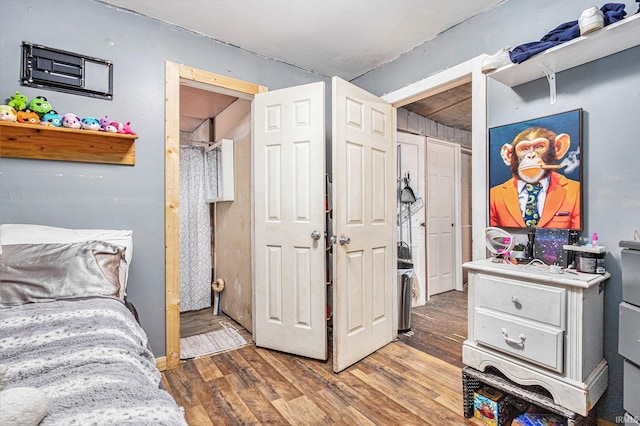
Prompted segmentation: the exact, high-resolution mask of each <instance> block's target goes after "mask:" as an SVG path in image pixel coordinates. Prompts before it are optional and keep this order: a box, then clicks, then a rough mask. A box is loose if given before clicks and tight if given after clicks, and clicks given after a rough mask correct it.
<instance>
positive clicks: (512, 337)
mask: <svg viewBox="0 0 640 426" xmlns="http://www.w3.org/2000/svg"><path fill="white" fill-rule="evenodd" d="M464 267H465V268H466V269H467V270H468V272H469V304H468V306H469V314H468V322H469V331H468V337H467V340H466V341H465V342H464V344H463V346H462V362H463V363H464V364H466V365H468V366H470V367H472V368H475V369H476V370H479V371H484V370H485V369H486V368H487V367H488V366H492V367H495V368H497V369H498V370H499V371H500V372H501V373H502V374H504V375H505V376H506V377H508V378H509V379H510V380H512V381H513V382H515V383H518V384H520V385H538V386H542V387H544V388H545V389H547V390H548V391H549V392H550V393H551V396H552V397H553V400H554V402H555V403H556V404H558V405H560V406H562V407H565V408H567V409H569V410H571V411H573V412H575V413H577V414H580V415H582V416H587V414H588V412H589V410H591V408H592V407H593V406H594V405H595V403H596V402H597V401H598V399H599V398H600V396H602V394H603V393H604V391H605V390H606V388H607V379H608V374H607V373H608V367H607V362H606V360H605V359H604V358H603V357H602V354H603V349H602V346H603V342H602V318H603V301H604V283H605V282H606V280H607V279H608V278H609V276H610V275H609V273H605V274H603V275H596V274H583V273H580V274H571V273H566V272H565V273H562V274H552V273H551V272H549V271H548V269H546V270H544V269H541V268H539V267H535V266H526V265H513V264H510V263H509V264H507V263H495V262H492V261H491V260H490V259H486V260H479V261H474V262H468V263H465V264H464Z"/></svg>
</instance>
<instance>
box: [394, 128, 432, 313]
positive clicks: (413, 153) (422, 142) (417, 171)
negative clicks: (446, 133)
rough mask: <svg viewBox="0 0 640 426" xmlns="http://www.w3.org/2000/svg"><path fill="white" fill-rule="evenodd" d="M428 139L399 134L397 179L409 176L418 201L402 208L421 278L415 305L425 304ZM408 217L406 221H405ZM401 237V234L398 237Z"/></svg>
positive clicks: (406, 238)
mask: <svg viewBox="0 0 640 426" xmlns="http://www.w3.org/2000/svg"><path fill="white" fill-rule="evenodd" d="M426 139H427V138H425V137H424V136H419V135H412V134H410V133H404V132H397V144H398V154H397V155H398V158H399V159H400V161H399V162H400V170H399V171H398V177H399V178H401V179H402V178H404V177H405V176H406V175H407V173H408V174H409V177H410V178H411V180H410V185H411V189H413V192H414V194H415V196H416V197H417V199H418V200H417V201H416V203H414V204H404V205H401V212H402V215H401V221H402V224H401V226H402V228H401V229H400V231H401V233H400V234H401V235H402V239H403V241H405V242H408V241H409V235H411V240H412V242H411V246H412V247H411V255H412V258H413V259H412V260H413V268H414V273H415V274H416V277H417V278H418V289H419V292H418V295H417V297H414V298H413V299H412V306H422V305H424V304H425V303H426V284H427V281H426V269H425V268H426V262H427V259H426V250H425V241H426V236H425V228H426V218H425V210H426V209H425V208H424V198H425V197H426V191H425V189H426V183H427V181H426V171H425V149H426V144H427V140H426ZM402 188H404V181H403V180H401V181H400V189H402ZM409 208H411V234H409V216H408V214H407V213H408V210H409ZM405 217H407V220H406V222H405V221H404V218H405ZM398 237H400V235H398Z"/></svg>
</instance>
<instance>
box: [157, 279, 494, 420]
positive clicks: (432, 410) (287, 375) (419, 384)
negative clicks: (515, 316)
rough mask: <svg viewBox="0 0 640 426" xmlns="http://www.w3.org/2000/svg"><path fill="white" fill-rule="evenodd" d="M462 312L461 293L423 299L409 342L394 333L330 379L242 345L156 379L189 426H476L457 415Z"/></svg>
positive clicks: (317, 369)
mask: <svg viewBox="0 0 640 426" xmlns="http://www.w3.org/2000/svg"><path fill="white" fill-rule="evenodd" d="M447 306H448V307H447ZM465 307H466V293H460V292H454V293H452V294H448V293H445V294H443V295H439V296H436V297H433V298H432V299H431V301H430V302H428V304H427V306H425V307H420V308H415V309H414V311H413V316H412V320H411V321H412V324H411V331H412V332H413V336H409V335H400V336H399V339H398V341H395V342H393V343H390V344H388V345H387V346H385V347H384V348H382V349H380V350H378V351H377V352H375V353H374V354H372V355H370V356H368V357H367V358H365V359H364V360H362V361H360V362H358V363H356V364H355V365H353V366H351V367H349V368H348V369H346V370H345V371H342V372H341V373H338V374H336V373H333V371H332V365H331V361H328V362H321V361H315V360H310V359H307V358H302V357H297V356H292V355H288V354H284V353H281V352H276V351H270V350H265V349H261V348H257V347H256V346H255V345H250V346H244V347H242V348H240V349H237V350H234V351H229V352H225V353H221V354H216V355H213V356H210V357H203V358H197V359H194V360H189V361H185V362H183V363H182V364H181V366H180V367H179V368H177V369H174V370H170V371H166V372H164V373H163V382H164V384H165V386H166V388H167V390H168V391H169V392H170V393H171V394H172V395H173V396H174V398H175V399H176V401H177V402H178V403H179V404H180V405H182V406H183V407H184V408H185V412H186V416H187V420H188V422H189V424H190V425H191V426H195V425H211V424H214V425H223V424H228V425H247V424H254V425H257V424H273V425H289V424H290V425H326V424H343V425H438V426H441V425H467V424H476V425H482V424H483V423H481V422H480V421H478V420H477V419H465V418H464V416H463V415H462V379H461V373H460V365H461V363H462V362H461V355H460V350H461V349H460V348H461V342H462V340H463V336H464V334H466V308H465ZM462 315H464V316H465V319H464V321H463V322H464V324H465V326H464V330H462V331H461V330H460V327H459V322H460V321H462V320H461V316H462ZM447 323H451V324H452V328H451V329H446V327H443V324H447ZM441 333H442V334H441ZM463 333H464V334H463ZM407 334H411V333H407ZM456 347H457V348H456ZM428 352H429V353H428ZM440 358H442V359H440Z"/></svg>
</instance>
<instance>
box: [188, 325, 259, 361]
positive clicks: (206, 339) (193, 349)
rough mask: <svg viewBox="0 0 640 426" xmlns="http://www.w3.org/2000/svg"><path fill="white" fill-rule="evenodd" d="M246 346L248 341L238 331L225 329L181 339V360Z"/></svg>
mask: <svg viewBox="0 0 640 426" xmlns="http://www.w3.org/2000/svg"><path fill="white" fill-rule="evenodd" d="M246 344H247V341H246V340H245V339H244V337H242V336H241V335H240V334H238V332H237V331H236V330H234V329H233V328H230V327H225V328H223V329H221V330H216V331H210V332H208V333H204V334H199V335H197V336H191V337H185V338H183V339H180V359H190V358H196V357H199V356H204V355H211V354H214V353H217V352H222V351H226V350H228V349H232V348H235V347H238V346H242V345H246Z"/></svg>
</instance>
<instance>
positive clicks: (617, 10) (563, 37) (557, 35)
mask: <svg viewBox="0 0 640 426" xmlns="http://www.w3.org/2000/svg"><path fill="white" fill-rule="evenodd" d="M636 1H639V2H640V0H636ZM624 8H625V5H624V3H607V4H605V5H604V6H602V7H601V8H600V10H601V11H602V13H604V25H605V26H607V25H609V24H613V23H614V22H618V21H620V20H621V19H623V18H624V17H625V15H626V14H627V12H625V10H624ZM579 36H580V25H578V21H569V22H565V23H563V24H560V25H558V26H557V27H556V28H554V29H553V30H551V31H549V32H548V33H547V34H545V35H544V37H542V38H541V39H540V41H533V42H530V43H524V44H521V45H519V46H516V47H515V48H514V49H513V50H511V51H510V52H509V57H510V58H511V62H515V63H518V64H519V63H522V62H524V61H526V60H527V59H529V58H530V57H532V56H533V55H535V54H537V53H540V52H543V51H545V50H547V49H550V48H552V47H554V46H557V45H559V44H562V43H564V42H566V41H569V40H573V39H574V38H577V37H579Z"/></svg>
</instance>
